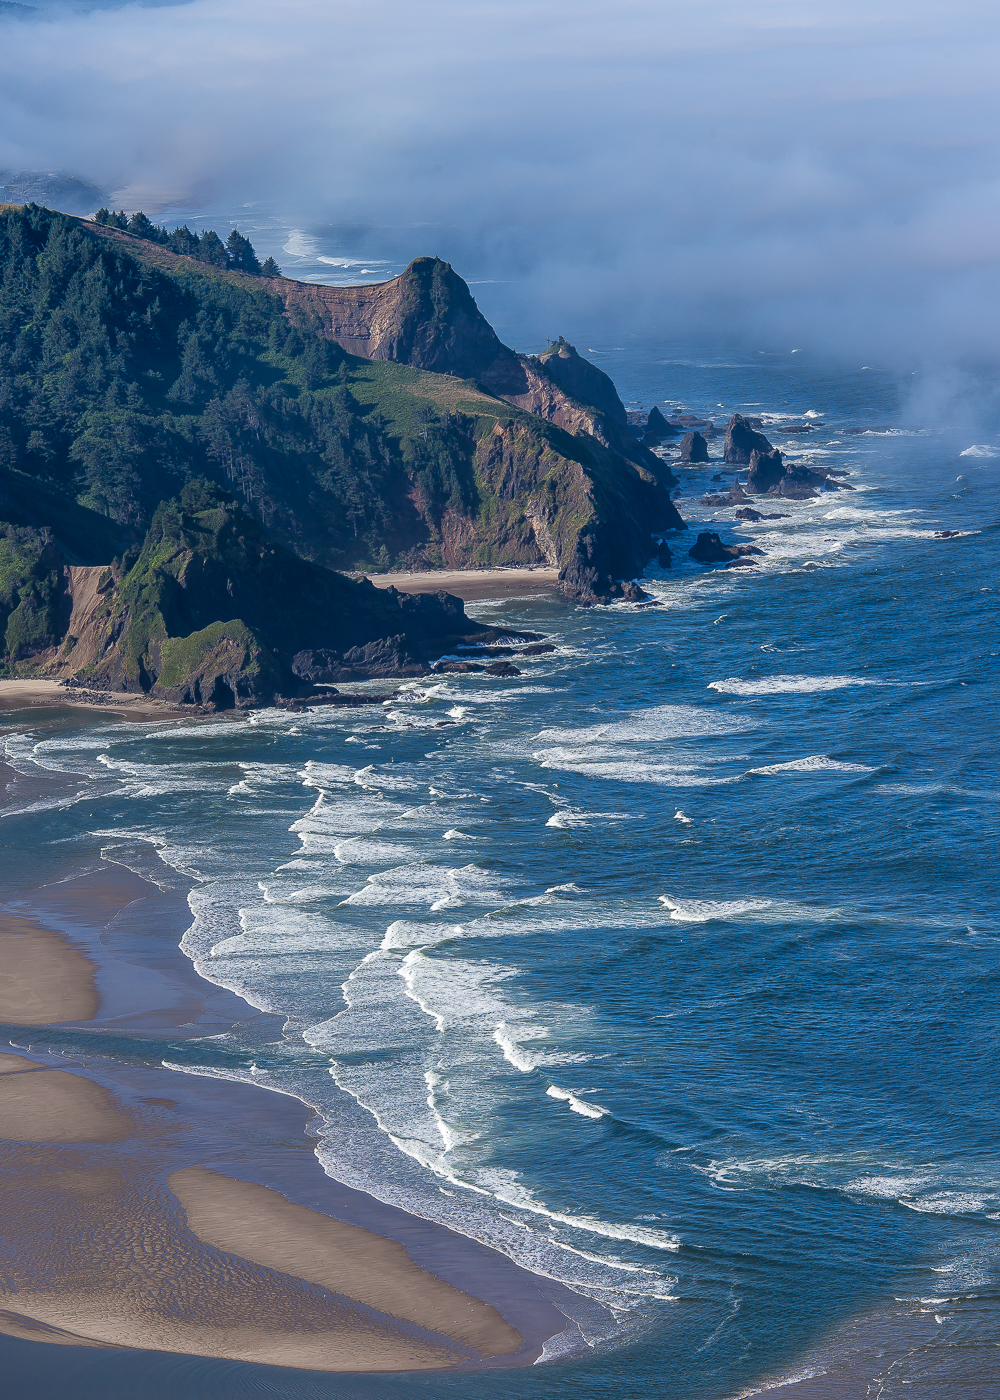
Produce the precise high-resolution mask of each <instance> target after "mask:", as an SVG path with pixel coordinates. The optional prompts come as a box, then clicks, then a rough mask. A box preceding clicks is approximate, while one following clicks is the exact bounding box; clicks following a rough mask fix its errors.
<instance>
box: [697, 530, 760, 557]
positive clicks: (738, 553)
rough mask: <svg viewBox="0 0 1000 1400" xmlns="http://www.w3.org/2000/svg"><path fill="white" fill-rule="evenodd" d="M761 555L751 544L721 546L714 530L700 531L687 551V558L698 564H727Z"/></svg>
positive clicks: (720, 541)
mask: <svg viewBox="0 0 1000 1400" xmlns="http://www.w3.org/2000/svg"><path fill="white" fill-rule="evenodd" d="M763 553H764V551H763V550H762V549H758V548H757V546H756V545H752V544H723V543H722V540H721V539H720V538H719V535H718V533H717V532H716V531H715V530H704V531H702V533H701V534H700V535H699V536H698V538H697V540H695V542H694V544H693V545H692V546H691V548H690V549H689V550H688V556H689V557H690V558H691V559H694V560H695V561H696V562H697V563H699V564H728V563H730V562H731V561H732V560H734V559H745V558H748V557H749V556H751V555H755V554H757V555H760V554H763Z"/></svg>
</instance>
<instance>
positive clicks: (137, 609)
mask: <svg viewBox="0 0 1000 1400" xmlns="http://www.w3.org/2000/svg"><path fill="white" fill-rule="evenodd" d="M69 581H70V584H71V588H70V595H71V599H72V612H71V613H70V616H69V619H68V627H69V630H68V632H67V638H66V641H67V643H68V645H67V644H64V645H63V646H62V647H61V648H59V650H57V651H56V653H55V654H54V655H50V656H49V658H48V659H47V664H44V665H43V666H41V667H40V668H39V669H42V670H44V672H45V673H46V674H49V675H62V676H75V677H77V678H79V679H81V680H84V681H85V682H86V683H87V684H88V685H91V686H94V687H97V688H99V689H107V690H118V691H141V692H145V693H147V694H151V695H153V696H155V697H158V698H162V699H166V700H173V701H177V702H181V703H194V704H206V705H209V706H212V707H214V708H218V709H226V708H230V707H232V706H233V705H240V704H249V703H260V702H267V701H269V700H271V699H272V698H273V697H274V696H275V695H276V694H285V695H288V694H295V693H296V692H298V691H301V690H302V689H303V678H304V677H306V676H308V674H309V669H310V665H311V663H312V658H313V656H314V654H316V653H322V660H323V665H324V668H325V669H326V670H330V669H335V670H337V672H338V674H343V675H344V676H347V677H363V676H365V675H368V674H376V675H412V674H423V673H426V672H427V671H428V670H429V669H430V667H429V664H428V660H429V659H432V658H434V657H435V656H439V655H440V654H441V653H442V651H444V650H448V649H450V648H451V647H452V646H453V645H454V644H455V643H456V642H458V641H465V640H477V639H485V638H488V637H490V636H492V635H493V632H492V630H491V629H488V628H484V627H482V626H481V625H479V624H477V623H474V622H472V621H471V620H470V619H469V618H467V617H466V616H465V610H464V608H463V605H462V603H461V601H460V599H458V598H453V597H450V596H449V595H448V594H445V593H442V594H438V595H437V596H434V595H423V596H418V595H412V594H404V593H399V592H397V591H396V590H395V589H389V590H380V589H377V588H375V587H374V585H373V584H371V583H370V582H368V581H367V580H364V581H362V582H355V581H354V580H352V579H348V578H345V577H344V576H343V575H342V574H337V573H334V572H332V571H331V570H329V569H324V568H321V567H320V566H319V565H317V564H311V563H308V562H307V561H306V560H303V559H300V558H298V556H297V555H295V554H293V553H292V552H291V551H290V550H287V549H285V548H284V547H283V546H281V545H279V544H276V543H275V541H274V540H272V539H270V538H269V537H268V536H267V535H266V534H265V533H264V531H263V530H262V529H261V528H260V526H259V525H257V524H256V522H255V521H253V520H252V519H251V518H250V517H249V516H248V515H247V514H246V513H245V512H244V511H242V510H240V509H239V507H238V506H236V505H235V503H234V502H232V500H227V499H226V498H225V496H224V495H223V494H222V493H220V492H218V490H217V489H216V488H214V487H212V486H211V485H210V484H209V483H207V482H206V483H197V482H195V483H191V484H190V485H189V486H188V487H187V488H186V489H185V492H184V497H183V500H182V502H181V504H180V505H178V504H176V503H165V504H163V505H161V506H160V508H159V509H158V510H157V512H156V515H155V516H154V518H153V522H152V524H151V526H150V529H149V532H148V534H147V536H146V539H145V541H144V543H143V546H142V549H141V551H140V552H139V555H138V558H137V559H136V560H135V562H134V563H133V564H132V565H131V567H129V568H127V569H124V570H123V569H122V568H120V567H118V566H115V567H113V568H106V569H100V568H93V567H91V568H84V569H75V570H72V571H71V576H70V580H69ZM74 628H75V629H76V630H75V631H74V630H73V629H74Z"/></svg>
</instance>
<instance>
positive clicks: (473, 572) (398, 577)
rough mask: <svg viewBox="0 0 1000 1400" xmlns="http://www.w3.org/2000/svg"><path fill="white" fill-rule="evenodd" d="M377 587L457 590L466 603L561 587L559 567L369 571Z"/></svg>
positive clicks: (449, 591) (411, 590)
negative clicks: (392, 572)
mask: <svg viewBox="0 0 1000 1400" xmlns="http://www.w3.org/2000/svg"><path fill="white" fill-rule="evenodd" d="M368 577H369V578H370V579H371V581H372V583H373V584H374V585H375V587H376V588H389V587H390V586H391V587H393V588H398V589H399V591H400V592H401V593H439V592H441V591H442V590H443V591H444V592H445V593H453V594H455V596H456V597H458V598H461V599H462V600H463V601H464V602H466V603H472V602H475V601H477V600H480V599H485V598H508V597H516V596H518V595H519V594H522V593H537V592H541V591H543V590H548V591H551V590H553V589H556V588H558V587H559V570H558V569H549V568H544V569H543V568H538V569H435V570H434V571H433V572H432V573H412V574H369V575H368Z"/></svg>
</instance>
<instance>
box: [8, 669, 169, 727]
mask: <svg viewBox="0 0 1000 1400" xmlns="http://www.w3.org/2000/svg"><path fill="white" fill-rule="evenodd" d="M40 705H45V706H49V705H71V706H73V708H74V709H84V710H100V711H102V712H104V713H109V714H116V715H120V716H122V717H123V718H127V719H133V720H149V719H179V718H180V717H181V716H182V715H183V714H184V713H185V712H184V710H182V709H180V708H179V707H178V706H177V705H171V704H168V703H167V701H166V700H151V699H150V698H149V696H148V695H125V694H121V693H120V692H118V691H115V692H107V693H103V692H99V691H93V690H78V689H76V688H75V687H72V686H64V685H62V683H61V682H60V681H49V680H44V679H40V678H37V677H32V678H30V679H28V680H6V681H0V710H21V709H33V708H36V707H37V706H40ZM188 713H190V706H189V707H188Z"/></svg>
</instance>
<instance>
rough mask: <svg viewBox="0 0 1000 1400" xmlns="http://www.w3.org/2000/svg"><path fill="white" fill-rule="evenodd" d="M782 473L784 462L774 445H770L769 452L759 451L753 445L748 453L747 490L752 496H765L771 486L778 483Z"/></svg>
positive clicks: (783, 472) (783, 473)
mask: <svg viewBox="0 0 1000 1400" xmlns="http://www.w3.org/2000/svg"><path fill="white" fill-rule="evenodd" d="M784 475H785V463H784V461H783V460H782V456H781V453H780V452H779V451H778V449H777V448H776V447H772V448H771V450H770V452H761V451H760V449H759V448H757V447H755V448H754V449H753V451H752V452H751V453H750V470H749V471H748V472H747V490H748V491H749V492H750V494H751V495H752V496H765V495H766V494H767V493H768V491H770V490H771V488H772V487H775V486H777V485H778V484H779V482H780V481H781V479H782V478H783V477H784Z"/></svg>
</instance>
